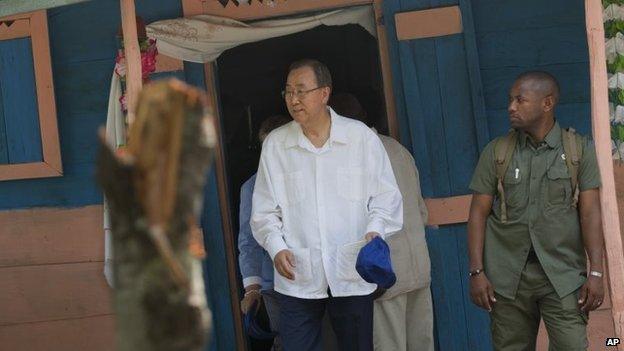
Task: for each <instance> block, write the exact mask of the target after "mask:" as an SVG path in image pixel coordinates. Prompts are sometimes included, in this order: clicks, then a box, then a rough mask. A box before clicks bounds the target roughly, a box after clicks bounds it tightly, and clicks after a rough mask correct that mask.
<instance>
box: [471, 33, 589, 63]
mask: <svg viewBox="0 0 624 351" xmlns="http://www.w3.org/2000/svg"><path fill="white" fill-rule="evenodd" d="M584 38H585V27H584V26H583V25H582V22H579V23H577V24H571V25H566V26H558V27H551V28H526V29H518V30H514V31H500V32H486V33H479V34H477V37H476V39H477V45H478V47H479V55H480V57H481V61H480V64H481V68H483V69H489V68H497V67H501V66H507V67H513V66H527V65H531V66H545V65H553V64H570V63H584V64H586V63H587V61H588V57H587V41H586V40H585V39H584Z"/></svg>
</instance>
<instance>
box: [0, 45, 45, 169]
mask: <svg viewBox="0 0 624 351" xmlns="http://www.w3.org/2000/svg"><path fill="white" fill-rule="evenodd" d="M0 66H1V67H2V69H1V70H0V81H2V86H3V89H2V101H3V105H4V119H5V125H6V137H7V146H8V156H9V163H10V164H16V163H28V162H37V161H43V154H42V148H41V136H40V129H39V112H38V106H37V98H36V97H37V92H36V85H35V72H34V64H33V53H32V48H31V39H30V38H21V39H11V40H4V41H0Z"/></svg>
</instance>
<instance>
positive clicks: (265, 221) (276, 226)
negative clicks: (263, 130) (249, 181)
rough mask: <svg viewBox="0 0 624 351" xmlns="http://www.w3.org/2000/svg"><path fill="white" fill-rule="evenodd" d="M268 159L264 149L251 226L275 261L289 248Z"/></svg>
mask: <svg viewBox="0 0 624 351" xmlns="http://www.w3.org/2000/svg"><path fill="white" fill-rule="evenodd" d="M268 157H269V156H267V153H266V152H265V148H263V150H262V154H261V155H260V165H259V167H258V175H257V176H256V186H255V188H254V192H253V200H252V209H251V220H250V225H251V231H252V233H253V236H254V238H255V239H256V241H258V243H259V244H260V246H262V247H263V248H264V249H265V250H267V252H268V253H269V255H270V256H271V259H274V258H275V255H277V253H278V252H280V251H282V250H285V249H288V246H287V245H286V242H285V241H284V234H283V232H282V211H281V209H280V207H279V206H278V204H277V199H276V197H275V191H274V189H273V184H272V182H271V175H270V173H269V167H268V165H267V158H268Z"/></svg>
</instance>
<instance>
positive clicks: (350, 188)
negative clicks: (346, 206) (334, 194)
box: [337, 167, 366, 201]
mask: <svg viewBox="0 0 624 351" xmlns="http://www.w3.org/2000/svg"><path fill="white" fill-rule="evenodd" d="M337 174H338V179H337V185H338V195H340V196H341V197H342V198H344V199H346V200H349V201H361V200H363V199H364V198H365V196H366V190H365V184H366V183H365V174H364V170H363V169H362V168H359V167H339V168H338V169H337Z"/></svg>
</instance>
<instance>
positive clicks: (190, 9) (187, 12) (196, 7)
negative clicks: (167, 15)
mask: <svg viewBox="0 0 624 351" xmlns="http://www.w3.org/2000/svg"><path fill="white" fill-rule="evenodd" d="M182 11H183V12H184V17H190V16H196V15H201V14H203V12H204V6H203V5H202V3H201V2H199V1H195V0H182Z"/></svg>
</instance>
